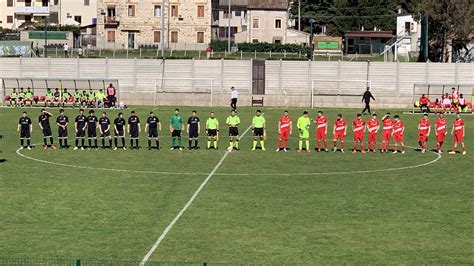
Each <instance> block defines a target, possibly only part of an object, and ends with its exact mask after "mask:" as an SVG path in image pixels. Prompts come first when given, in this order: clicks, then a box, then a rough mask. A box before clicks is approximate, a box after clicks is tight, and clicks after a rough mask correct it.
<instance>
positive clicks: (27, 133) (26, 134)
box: [20, 129, 31, 139]
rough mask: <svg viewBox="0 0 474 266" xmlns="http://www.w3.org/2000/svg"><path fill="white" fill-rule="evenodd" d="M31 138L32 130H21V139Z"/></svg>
mask: <svg viewBox="0 0 474 266" xmlns="http://www.w3.org/2000/svg"><path fill="white" fill-rule="evenodd" d="M29 138H31V132H30V130H29V129H28V130H21V132H20V139H29Z"/></svg>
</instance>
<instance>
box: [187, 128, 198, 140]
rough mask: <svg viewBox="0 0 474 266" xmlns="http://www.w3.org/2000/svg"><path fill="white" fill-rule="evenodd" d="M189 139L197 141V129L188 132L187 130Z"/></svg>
mask: <svg viewBox="0 0 474 266" xmlns="http://www.w3.org/2000/svg"><path fill="white" fill-rule="evenodd" d="M189 138H190V139H197V138H199V133H198V131H197V129H190V130H189Z"/></svg>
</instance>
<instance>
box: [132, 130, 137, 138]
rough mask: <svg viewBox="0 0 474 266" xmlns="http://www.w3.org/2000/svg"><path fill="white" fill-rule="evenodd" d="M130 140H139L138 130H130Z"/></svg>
mask: <svg viewBox="0 0 474 266" xmlns="http://www.w3.org/2000/svg"><path fill="white" fill-rule="evenodd" d="M130 138H131V139H138V130H130Z"/></svg>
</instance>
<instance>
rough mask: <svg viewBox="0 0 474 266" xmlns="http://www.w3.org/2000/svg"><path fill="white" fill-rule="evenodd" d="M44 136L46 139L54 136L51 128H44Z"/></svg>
mask: <svg viewBox="0 0 474 266" xmlns="http://www.w3.org/2000/svg"><path fill="white" fill-rule="evenodd" d="M43 136H44V137H45V138H47V137H52V136H53V132H52V131H51V128H50V127H43Z"/></svg>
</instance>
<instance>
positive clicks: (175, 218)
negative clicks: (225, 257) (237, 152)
mask: <svg viewBox="0 0 474 266" xmlns="http://www.w3.org/2000/svg"><path fill="white" fill-rule="evenodd" d="M250 128H251V126H250V127H248V128H247V130H245V132H244V133H243V134H242V136H241V137H243V136H245V134H247V132H248V131H249V130H250ZM228 155H229V152H227V151H226V152H225V153H224V156H222V158H221V160H220V161H219V162H218V163H217V165H216V166H215V167H214V169H212V171H211V172H210V173H209V175H208V176H207V178H206V179H205V180H204V182H202V184H201V185H200V186H199V188H198V189H197V190H196V191H195V192H194V194H193V195H192V196H191V198H190V199H189V201H188V202H187V203H186V205H184V207H183V208H182V209H181V211H179V213H178V214H177V215H176V217H174V219H173V220H172V221H171V223H170V224H168V226H167V227H166V229H165V230H164V231H163V233H162V234H161V235H160V237H159V238H158V240H156V242H155V243H154V244H153V246H152V247H151V248H150V250H149V251H148V253H147V254H146V255H145V257H144V258H143V260H142V262H141V263H140V265H141V266H142V265H145V263H146V262H147V261H148V260H149V259H150V257H151V255H153V253H154V252H155V250H156V249H157V248H158V246H159V245H160V244H161V242H162V241H163V240H164V239H165V237H166V235H167V234H168V233H169V232H170V231H171V229H173V226H174V225H175V224H176V223H177V222H178V220H179V219H180V218H181V216H183V214H184V212H186V210H187V209H188V208H189V207H190V206H191V204H193V202H194V200H195V199H196V197H197V196H198V195H199V193H200V192H201V190H202V189H203V188H204V187H205V186H206V184H207V183H208V182H209V180H210V179H211V178H212V176H214V174H215V173H216V171H217V170H218V169H219V167H220V166H221V165H222V163H223V162H224V160H225V158H227V156H228Z"/></svg>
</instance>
